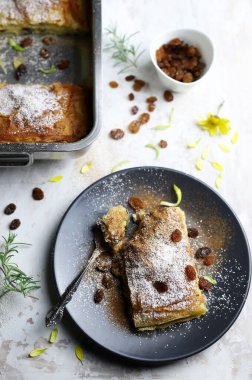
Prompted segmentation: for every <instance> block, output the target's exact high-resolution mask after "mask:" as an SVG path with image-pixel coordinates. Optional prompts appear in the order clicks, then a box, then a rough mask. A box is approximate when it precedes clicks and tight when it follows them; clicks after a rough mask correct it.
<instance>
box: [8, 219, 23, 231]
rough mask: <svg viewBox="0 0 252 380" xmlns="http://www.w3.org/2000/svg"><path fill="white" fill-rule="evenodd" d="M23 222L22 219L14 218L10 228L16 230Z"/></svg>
mask: <svg viewBox="0 0 252 380" xmlns="http://www.w3.org/2000/svg"><path fill="white" fill-rule="evenodd" d="M20 224H21V221H20V219H13V221H12V222H11V223H10V230H16V229H17V228H18V227H19V226H20Z"/></svg>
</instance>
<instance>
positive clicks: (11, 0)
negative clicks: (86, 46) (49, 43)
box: [0, 0, 88, 33]
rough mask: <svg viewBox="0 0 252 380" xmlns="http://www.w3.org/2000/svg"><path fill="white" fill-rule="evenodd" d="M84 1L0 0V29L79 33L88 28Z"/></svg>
mask: <svg viewBox="0 0 252 380" xmlns="http://www.w3.org/2000/svg"><path fill="white" fill-rule="evenodd" d="M87 3H88V1H85V0H0V31H1V30H5V31H9V32H14V33H20V32H21V31H22V30H24V29H32V30H38V31H41V30H44V29H45V30H46V31H51V32H79V31H83V30H85V29H87V28H88V27H87V24H88V16H87V13H88V10H87Z"/></svg>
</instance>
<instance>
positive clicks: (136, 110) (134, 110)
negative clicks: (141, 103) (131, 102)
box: [131, 106, 139, 115]
mask: <svg viewBox="0 0 252 380" xmlns="http://www.w3.org/2000/svg"><path fill="white" fill-rule="evenodd" d="M138 111H139V108H138V107H137V106H133V107H132V108H131V113H132V115H136V114H137V113H138Z"/></svg>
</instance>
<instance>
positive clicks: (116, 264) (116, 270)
mask: <svg viewBox="0 0 252 380" xmlns="http://www.w3.org/2000/svg"><path fill="white" fill-rule="evenodd" d="M111 273H112V274H113V275H114V276H115V277H120V276H121V264H120V261H119V259H114V260H113V261H112V265H111Z"/></svg>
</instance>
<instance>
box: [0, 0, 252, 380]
mask: <svg viewBox="0 0 252 380" xmlns="http://www.w3.org/2000/svg"><path fill="white" fill-rule="evenodd" d="M251 12H252V3H251V1H250V0H243V1H237V0H223V1H221V2H220V1H218V0H212V1H207V0H201V1H196V0H183V1H182V0H169V1H168V0H156V1H155V2H153V1H151V0H137V1H135V0H134V1H133V0H125V1H122V0H103V25H104V26H108V25H109V24H110V23H112V24H113V23H115V22H116V23H117V25H118V27H119V28H120V30H121V31H122V32H126V33H131V32H134V31H136V30H139V31H140V33H139V34H138V35H137V36H136V37H135V41H136V42H139V41H141V42H142V46H143V47H144V48H146V51H148V46H149V43H150V40H151V38H152V36H153V35H155V34H156V33H159V32H162V31H163V30H165V29H170V30H172V29H175V28H182V27H192V28H197V29H200V30H202V31H204V32H206V33H207V34H209V36H210V37H211V38H212V40H213V42H214V45H215V53H216V58H215V64H214V67H213V70H212V72H211V74H209V77H208V78H206V80H205V81H204V82H203V83H202V84H201V85H199V86H196V88H195V89H193V90H192V91H191V92H190V93H188V94H183V95H176V96H175V100H174V102H173V103H172V104H168V103H165V102H163V101H159V103H158V109H157V110H156V111H155V113H153V115H152V118H151V121H150V123H149V124H147V125H146V126H144V127H143V128H142V130H141V132H140V133H139V134H137V135H134V136H133V135H130V134H128V133H127V134H126V136H125V138H124V139H123V140H121V141H112V140H111V139H110V138H109V137H108V133H109V131H110V130H111V129H112V128H116V127H120V128H123V129H125V128H126V127H127V125H128V123H129V121H130V120H131V119H132V116H130V114H129V107H130V105H131V104H130V103H129V102H128V101H127V99H126V96H127V94H128V93H129V92H130V85H129V84H128V83H126V82H125V81H124V79H123V78H124V75H122V76H118V75H117V72H116V70H115V69H114V68H113V67H112V63H111V60H110V59H109V57H108V55H107V54H104V55H103V71H104V83H103V102H104V105H103V117H102V119H103V120H102V121H103V127H102V132H101V134H100V136H99V139H98V140H97V141H96V142H95V144H94V145H93V146H92V147H91V149H90V151H89V152H88V153H87V155H86V156H84V157H82V158H80V159H78V160H74V161H62V162H36V163H35V164H34V165H33V166H32V167H30V168H27V169H5V170H1V171H0V193H1V197H0V209H3V208H4V206H5V205H6V204H8V203H9V202H15V203H16V204H17V205H18V209H17V211H16V217H20V218H21V219H22V226H21V227H20V229H19V230H18V236H19V240H21V241H29V242H31V243H32V247H31V248H28V249H25V250H24V251H23V253H22V254H21V255H20V256H19V257H18V262H19V263H20V265H22V268H23V269H24V270H26V271H27V272H28V273H30V274H32V275H34V276H39V278H40V280H41V290H39V291H38V293H37V294H38V297H39V301H37V302H32V300H31V299H30V298H27V299H23V298H22V297H20V296H15V295H10V296H7V297H6V298H2V299H1V301H0V379H1V380H12V379H13V380H17V379H18V380H19V379H20V380H21V379H27V380H33V379H34V378H36V379H50V380H54V379H64V380H65V379H84V378H85V379H114V380H115V379H172V380H192V379H195V378H199V379H201V378H204V379H205V380H209V379H214V380H219V379H222V380H247V379H252V364H251V363H252V329H251V326H250V325H251V313H252V299H251V293H250V295H249V297H248V300H247V303H246V305H245V307H244V309H243V311H242V313H241V315H240V317H239V319H238V320H237V321H236V322H235V324H234V325H233V327H232V328H231V329H230V330H229V331H228V332H227V333H226V334H225V336H224V337H223V338H222V339H220V340H219V341H218V342H217V343H216V344H214V345H213V346H212V347H210V348H209V349H207V350H205V351H204V352H202V353H200V354H198V355H195V356H193V357H191V358H188V359H186V360H182V361H179V362H177V363H173V364H170V365H164V366H162V367H153V368H143V367H133V366H132V365H126V364H123V363H120V362H118V361H116V360H113V361H112V360H108V359H106V358H105V357H104V356H103V357H102V356H101V355H99V353H98V352H97V351H96V349H95V348H92V347H90V345H89V344H86V342H85V341H78V336H76V335H75V334H74V333H73V332H72V329H71V326H66V325H64V324H63V325H62V327H60V335H59V340H58V342H57V343H56V344H54V345H53V346H52V347H50V350H48V352H47V353H46V354H45V355H43V356H41V357H40V358H37V359H35V360H31V359H28V358H27V353H28V352H30V351H31V350H32V349H33V348H34V347H36V346H44V345H47V343H46V340H47V338H48V334H49V332H48V330H47V329H46V328H45V327H44V316H45V312H46V310H47V309H48V308H49V306H50V298H49V289H48V276H47V273H48V267H47V265H48V255H49V252H50V246H51V243H52V239H53V237H54V235H55V230H56V228H57V226H58V223H59V221H60V219H61V217H62V215H63V213H64V212H65V210H66V208H67V207H68V205H69V204H70V203H71V201H72V200H73V199H74V198H75V197H76V196H77V195H78V194H79V193H80V192H81V191H82V190H84V189H85V188H86V187H87V186H88V185H89V184H91V183H92V182H94V181H95V180H97V179H98V178H101V177H102V176H104V175H106V174H108V173H109V172H110V171H111V168H112V167H113V166H114V165H115V164H116V163H118V162H119V161H121V160H129V161H130V164H129V165H128V166H138V165H156V164H157V165H159V166H166V167H170V168H176V169H179V170H182V171H185V172H186V173H190V174H192V175H194V176H196V177H198V178H200V179H202V180H204V181H205V182H206V183H208V184H209V185H210V186H214V180H215V177H216V171H215V170H214V169H213V168H211V167H210V166H209V165H207V164H206V168H205V170H204V171H202V172H198V171H197V170H196V169H195V168H194V159H195V158H196V157H197V156H198V155H199V154H200V153H201V150H202V149H201V147H202V148H203V147H204V146H205V143H206V141H208V140H209V139H208V137H207V135H206V134H201V132H200V131H199V129H198V127H196V126H195V122H194V121H195V119H196V118H197V117H198V116H200V115H202V114H206V113H207V112H211V111H212V112H215V110H216V107H217V106H218V104H219V103H220V102H221V101H222V100H225V105H224V108H223V110H222V115H223V116H227V117H228V118H230V119H231V124H232V126H233V130H234V131H235V130H237V129H239V130H240V139H239V142H238V143H237V145H235V146H233V147H232V152H231V153H230V154H229V155H225V154H224V153H223V152H221V151H220V150H218V149H217V148H214V145H216V144H217V142H218V140H211V141H210V143H211V145H212V146H213V148H212V153H211V155H212V156H210V158H211V159H214V160H216V161H220V162H222V163H223V164H224V166H225V172H224V176H223V177H224V185H223V188H222V189H221V190H219V192H220V194H221V195H222V196H223V197H224V198H225V199H226V200H227V202H228V203H229V204H230V205H231V206H232V208H233V209H234V210H235V211H236V213H237V215H238V216H239V218H240V220H241V222H242V223H243V226H244V228H245V230H246V232H247V235H248V238H249V239H250V240H251V236H252V227H251V212H252V196H251V194H252V180H251V174H250V173H251V167H250V165H251V158H252V156H251V154H252V153H251V152H252V149H251V143H252V128H251V120H252V107H251V87H252V80H251V75H250V68H251V65H252V50H251V44H252V24H251ZM136 73H137V76H138V77H140V78H144V79H145V80H147V81H148V83H149V87H148V89H146V90H144V91H142V92H141V93H139V94H138V95H137V101H136V103H137V104H138V106H139V107H140V108H141V109H142V110H144V108H145V102H144V99H145V98H146V97H147V96H148V95H157V96H158V97H159V98H160V97H161V93H162V89H161V88H160V85H159V82H158V80H157V78H156V75H155V72H154V70H153V68H152V67H151V66H150V60H149V56H148V52H146V54H145V55H144V56H143V58H142V60H141V64H140V67H139V69H138V70H137V71H136ZM110 80H117V81H118V82H119V83H120V87H119V88H118V89H116V90H112V89H110V88H109V87H108V85H107V83H108V82H109V81H110ZM171 106H174V108H175V117H174V121H173V125H172V127H171V128H170V129H169V130H167V131H164V132H154V131H153V130H151V126H154V125H156V124H157V123H158V124H160V123H164V122H165V121H166V120H167V116H168V113H169V110H170V109H171ZM199 135H202V141H203V142H202V145H201V147H200V148H199V149H198V150H197V151H196V150H194V151H189V150H187V149H186V144H187V143H188V142H191V141H194V140H195V139H197V138H198V136H199ZM161 137H162V138H165V139H167V140H168V142H169V147H168V148H167V149H165V150H163V151H162V152H161V157H160V159H159V160H158V161H156V160H155V159H154V152H152V151H151V150H148V149H146V148H144V145H145V144H146V143H149V142H158V141H159V139H160V138H161ZM87 161H92V162H93V168H92V170H91V171H90V173H88V174H87V175H85V176H83V175H81V174H80V168H81V166H82V165H83V164H84V163H85V162H87ZM54 175H63V177H64V178H63V180H62V182H59V183H54V184H53V183H48V182H47V180H48V178H49V177H51V176H54ZM35 186H40V187H42V188H43V189H44V191H45V195H46V198H45V200H44V201H42V202H37V203H35V202H34V201H33V200H32V199H31V189H32V188H33V187H35ZM9 219H10V218H8V217H6V216H3V215H2V216H1V217H0V232H1V233H0V235H4V234H6V233H7V222H8V220H9ZM30 318H31V319H30ZM77 343H79V344H81V345H82V346H83V348H84V352H85V361H84V365H83V366H82V365H81V364H80V363H79V362H78V361H77V360H76V358H75V356H74V347H75V344H77Z"/></svg>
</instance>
